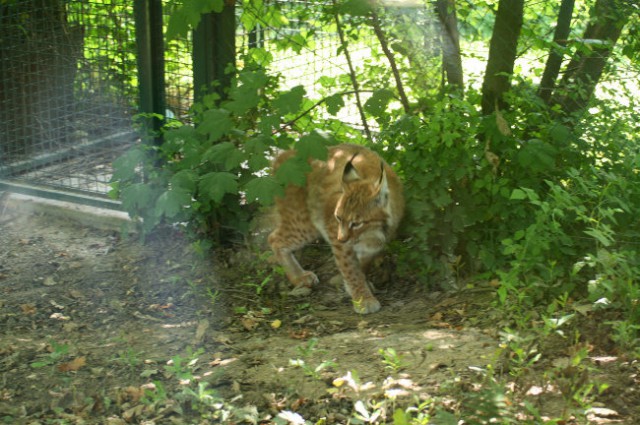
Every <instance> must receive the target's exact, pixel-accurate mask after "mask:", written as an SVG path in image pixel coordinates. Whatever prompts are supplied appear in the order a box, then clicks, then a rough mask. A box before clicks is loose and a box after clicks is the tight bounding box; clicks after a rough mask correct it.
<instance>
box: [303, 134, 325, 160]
mask: <svg viewBox="0 0 640 425" xmlns="http://www.w3.org/2000/svg"><path fill="white" fill-rule="evenodd" d="M330 143H331V140H330V137H329V135H328V134H326V133H321V132H320V131H318V130H313V131H312V132H311V133H309V134H307V135H304V136H302V137H301V138H300V140H298V143H296V145H295V149H296V151H297V152H298V154H297V155H296V156H298V157H301V158H302V159H304V160H307V159H309V158H314V159H320V160H322V161H324V160H326V159H327V145H328V144H330Z"/></svg>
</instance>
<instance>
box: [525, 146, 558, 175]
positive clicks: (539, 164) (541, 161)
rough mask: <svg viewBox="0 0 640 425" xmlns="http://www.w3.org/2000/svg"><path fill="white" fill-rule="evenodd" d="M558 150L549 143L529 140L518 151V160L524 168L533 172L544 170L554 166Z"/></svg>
mask: <svg viewBox="0 0 640 425" xmlns="http://www.w3.org/2000/svg"><path fill="white" fill-rule="evenodd" d="M557 153H558V150H557V149H556V148H555V147H554V146H553V145H551V144H549V143H545V142H543V141H542V140H536V139H533V140H529V141H528V142H527V143H526V144H525V145H524V147H523V148H522V149H520V152H518V155H517V159H518V162H519V163H520V164H521V165H522V166H523V167H525V168H528V169H529V170H532V171H534V172H545V171H549V170H552V169H554V168H555V167H556V155H557Z"/></svg>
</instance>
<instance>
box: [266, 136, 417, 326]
mask: <svg viewBox="0 0 640 425" xmlns="http://www.w3.org/2000/svg"><path fill="white" fill-rule="evenodd" d="M294 154H295V152H294V151H287V152H284V153H282V154H281V155H280V156H279V157H278V158H276V161H275V163H274V168H277V167H278V166H279V165H280V164H282V163H283V162H284V161H285V160H286V159H287V158H289V157H291V156H293V155H294ZM311 167H312V169H311V171H310V172H309V174H308V175H307V183H306V187H299V186H293V185H291V186H288V187H287V188H286V191H285V195H284V196H283V197H281V198H278V199H277V200H276V211H277V214H278V216H279V224H278V227H277V228H276V229H275V230H274V231H273V232H272V233H271V234H270V235H269V244H270V245H271V248H272V249H273V252H274V254H275V258H276V260H277V261H278V262H279V263H280V264H281V265H282V266H283V268H284V270H285V272H286V275H287V277H288V279H289V280H290V281H291V283H292V284H293V285H294V292H299V293H306V292H309V291H310V288H311V287H312V286H313V285H315V284H317V283H318V277H317V276H316V275H315V273H313V272H311V271H307V270H304V269H302V267H301V266H300V264H299V263H298V261H297V260H296V257H295V256H294V255H293V252H294V251H295V250H298V249H300V248H302V247H303V246H304V245H306V244H307V243H309V242H312V241H314V240H316V239H318V238H320V237H322V238H323V239H324V240H325V241H327V243H329V245H330V246H331V249H332V251H333V255H334V257H335V261H336V265H337V266H338V270H339V271H340V274H341V275H342V281H343V282H344V286H345V289H346V291H347V293H348V294H349V295H351V298H352V300H353V305H354V308H355V311H356V312H358V313H362V314H367V313H374V312H376V311H378V310H380V302H378V300H377V299H376V298H375V296H374V295H373V294H372V292H371V289H370V287H369V284H368V283H367V280H366V275H365V272H366V271H367V266H369V264H370V263H371V261H372V260H373V259H374V258H375V257H377V256H378V255H380V253H381V252H382V250H383V248H384V246H385V243H387V242H388V241H389V240H390V239H391V238H392V237H393V236H394V234H395V231H396V229H397V228H398V224H399V223H400V219H401V218H402V215H403V212H404V198H403V196H402V184H401V182H400V179H399V178H398V176H397V175H396V174H395V173H394V171H393V170H392V169H391V167H390V166H389V165H388V164H386V163H385V162H384V161H383V160H382V159H381V158H380V157H379V156H378V155H377V154H375V153H374V152H372V151H371V150H369V149H367V148H365V147H362V146H358V145H353V144H342V145H338V146H333V147H330V148H329V152H328V158H327V160H326V161H320V160H312V161H311Z"/></svg>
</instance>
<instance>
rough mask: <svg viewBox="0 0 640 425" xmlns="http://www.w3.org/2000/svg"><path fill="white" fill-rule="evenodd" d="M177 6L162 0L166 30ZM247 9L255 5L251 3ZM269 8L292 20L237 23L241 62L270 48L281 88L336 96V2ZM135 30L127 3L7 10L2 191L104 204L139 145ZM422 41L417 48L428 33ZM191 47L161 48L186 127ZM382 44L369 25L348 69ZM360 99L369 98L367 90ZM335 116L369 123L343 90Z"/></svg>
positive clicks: (170, 110) (341, 70)
mask: <svg viewBox="0 0 640 425" xmlns="http://www.w3.org/2000/svg"><path fill="white" fill-rule="evenodd" d="M180 4H181V2H180V1H176V0H172V1H163V8H164V17H163V20H164V25H165V27H166V25H167V23H168V21H169V17H170V16H171V14H172V13H173V12H174V11H175V8H176V7H179V6H180ZM239 4H240V3H239ZM242 4H244V5H245V7H249V6H250V5H251V2H243V3H242ZM265 4H266V3H265ZM269 4H270V6H269V7H276V8H278V9H279V11H280V13H281V14H282V15H283V16H284V17H286V24H284V25H279V26H278V27H272V26H269V25H268V24H265V23H264V22H263V21H262V17H261V16H260V13H259V12H258V11H256V12H255V13H256V14H255V16H254V17H253V18H254V19H255V20H256V21H257V25H256V26H255V28H254V29H252V30H251V31H249V32H246V31H245V30H244V29H243V26H242V24H241V22H242V19H238V30H237V33H236V38H235V44H236V46H237V50H238V54H239V56H238V57H241V55H242V54H243V53H246V52H247V51H248V49H250V48H260V49H261V50H262V51H264V52H268V54H269V55H271V57H272V60H271V61H270V65H269V66H270V68H271V71H275V72H278V73H280V74H281V75H282V79H281V81H282V82H283V87H284V88H291V87H294V86H298V85H302V86H304V87H305V90H306V93H307V95H308V96H309V97H310V98H312V99H319V98H322V96H326V95H327V94H331V90H333V89H335V84H334V83H332V82H331V80H330V79H331V78H335V79H338V80H340V79H342V81H343V84H345V85H346V84H348V83H345V81H348V75H349V72H350V70H349V66H348V63H347V59H346V56H345V55H344V50H342V51H341V46H342V45H343V41H341V37H340V34H339V33H338V31H337V29H336V25H335V22H331V21H324V22H323V21H321V20H319V19H318V18H319V17H320V16H325V18H326V16H330V15H327V13H326V8H327V7H328V6H330V5H331V4H332V2H326V1H314V0H297V1H284V0H272V1H271V2H270V3H269ZM422 9H424V7H422ZM416 10H417V9H416ZM243 13H244V14H245V15H250V14H251V13H252V11H251V10H248V9H245V10H242V9H241V8H240V6H239V7H238V8H236V15H237V17H238V18H240V17H241V16H242V14H243ZM407 13H409V14H413V15H415V13H416V12H415V11H413V10H408V9H402V10H399V11H398V12H397V13H395V15H394V14H393V13H390V14H388V17H389V18H390V19H403V16H405V15H406V14H407ZM421 13H422V12H421ZM413 18H415V16H412V19H413ZM423 18H424V19H427V20H428V19H431V18H430V17H429V16H427V15H424V16H423ZM138 24H139V23H138ZM138 24H137V23H136V21H135V13H134V2H133V1H132V0H84V1H81V2H80V1H79V2H69V1H65V0H13V1H10V2H2V3H0V188H1V186H2V183H3V182H4V185H5V186H6V185H7V182H9V183H10V184H14V185H15V184H25V185H36V186H38V187H41V188H45V189H46V188H54V189H58V190H64V191H69V192H77V193H83V194H89V195H92V196H101V197H104V198H106V194H107V192H108V191H109V189H110V186H109V180H110V178H111V174H112V170H111V165H110V164H111V162H112V161H113V160H114V159H115V158H116V157H117V156H119V155H120V154H121V153H122V152H123V151H124V150H125V149H127V147H128V146H130V145H131V144H132V143H133V142H134V140H136V138H137V136H136V133H135V131H134V128H133V117H134V115H135V114H136V113H137V112H138V111H139V105H138V95H139V83H140V82H139V81H138V79H139V69H138V63H137V55H138V50H137V49H138V47H137V46H136V36H135V34H136V25H138ZM423 27H424V28H429V26H428V25H424V26H423ZM367 31H368V32H367ZM420 37H422V42H424V40H426V39H427V38H428V37H425V35H424V34H422V35H420V36H419V37H418V38H420ZM296 40H299V45H298V46H297V47H296V42H297V41H296ZM193 44H194V43H193V40H192V37H191V36H188V37H186V38H183V39H178V40H172V41H169V42H167V43H166V44H165V46H164V67H165V87H164V88H165V90H164V93H165V96H166V98H165V104H166V111H164V112H165V114H166V115H167V117H170V118H177V119H179V120H181V121H183V122H184V121H189V120H190V115H189V114H190V107H191V105H192V103H193V99H194V77H193V75H194V66H195V67H197V66H198V64H197V63H196V64H194V63H193V61H194V56H193ZM375 44H376V40H375V35H374V33H373V32H372V31H371V28H363V29H362V31H361V32H360V33H359V36H358V38H357V39H353V40H350V41H349V43H348V49H349V54H350V57H351V60H352V62H353V63H352V65H353V66H355V67H360V66H363V64H365V63H368V64H369V65H370V64H371V61H373V60H378V61H379V60H380V58H381V57H382V56H381V55H379V56H378V58H377V59H372V57H371V48H372V46H373V45H375ZM283 46H286V48H284V47H283ZM292 46H293V48H292ZM424 50H425V49H423V51H424ZM238 65H239V66H242V64H241V63H238ZM380 66H384V64H381V65H380ZM436 69H437V67H436ZM327 77H329V80H327ZM323 78H324V80H323ZM363 96H364V99H363V100H366V97H367V96H368V94H367V93H364V94H363ZM340 119H341V120H343V121H345V122H347V123H349V124H352V125H355V126H360V125H362V123H361V121H360V120H361V118H360V116H359V114H358V111H357V108H356V105H355V101H354V99H353V98H351V99H349V96H348V95H345V106H344V107H343V109H342V110H341V111H340Z"/></svg>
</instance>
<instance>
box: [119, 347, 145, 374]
mask: <svg viewBox="0 0 640 425" xmlns="http://www.w3.org/2000/svg"><path fill="white" fill-rule="evenodd" d="M140 354H142V352H140V351H136V350H134V349H133V348H131V347H127V349H126V350H122V351H120V352H118V353H117V355H116V358H115V359H114V361H116V362H118V363H120V364H123V365H125V366H127V367H128V368H129V369H132V370H133V369H136V368H137V367H138V366H140V365H141V364H142V359H141V358H140Z"/></svg>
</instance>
